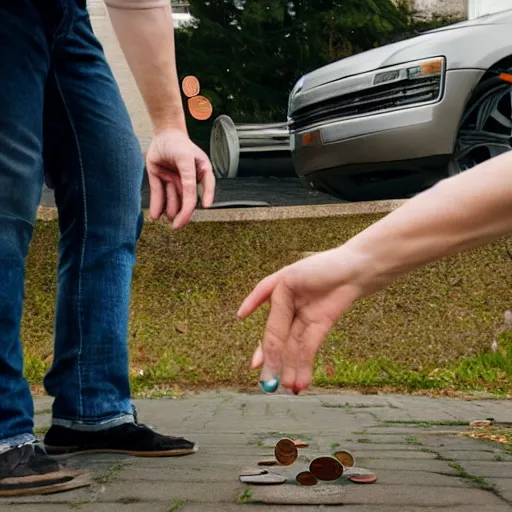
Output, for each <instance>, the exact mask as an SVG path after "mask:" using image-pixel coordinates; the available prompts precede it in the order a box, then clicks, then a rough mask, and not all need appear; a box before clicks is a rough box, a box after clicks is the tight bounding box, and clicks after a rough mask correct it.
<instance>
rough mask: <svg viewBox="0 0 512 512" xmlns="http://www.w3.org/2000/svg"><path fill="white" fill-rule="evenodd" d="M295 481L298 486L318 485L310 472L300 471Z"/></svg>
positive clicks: (316, 479)
mask: <svg viewBox="0 0 512 512" xmlns="http://www.w3.org/2000/svg"><path fill="white" fill-rule="evenodd" d="M295 480H296V481H297V483H298V484H300V485H304V486H311V485H316V484H317V483H318V478H317V477H316V476H315V475H313V474H312V473H311V472H310V471H301V472H300V473H299V474H298V475H297V476H296V477H295Z"/></svg>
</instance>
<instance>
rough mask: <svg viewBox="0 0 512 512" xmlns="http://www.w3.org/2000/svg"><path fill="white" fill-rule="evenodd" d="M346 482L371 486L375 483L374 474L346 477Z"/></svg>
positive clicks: (375, 477)
mask: <svg viewBox="0 0 512 512" xmlns="http://www.w3.org/2000/svg"><path fill="white" fill-rule="evenodd" d="M347 480H349V481H350V482H353V483H355V484H373V483H374V482H376V481H377V475H375V474H357V473H354V474H352V475H348V477H347Z"/></svg>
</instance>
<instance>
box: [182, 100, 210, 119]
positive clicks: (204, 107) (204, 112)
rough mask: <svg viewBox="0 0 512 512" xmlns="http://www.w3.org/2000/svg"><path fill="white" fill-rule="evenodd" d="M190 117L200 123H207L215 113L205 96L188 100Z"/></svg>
mask: <svg viewBox="0 0 512 512" xmlns="http://www.w3.org/2000/svg"><path fill="white" fill-rule="evenodd" d="M187 103H188V110H189V111H190V115H191V116H192V117H193V118H194V119H197V120H198V121H206V120H207V119H209V118H210V117H211V115H212V113H213V106H212V104H211V103H210V100H209V99H208V98H205V97H204V96H193V97H192V98H189V99H188V100H187Z"/></svg>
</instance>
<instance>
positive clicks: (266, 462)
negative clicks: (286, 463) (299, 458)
mask: <svg viewBox="0 0 512 512" xmlns="http://www.w3.org/2000/svg"><path fill="white" fill-rule="evenodd" d="M277 464H278V463H277V460H276V459H264V460H260V461H258V466H277Z"/></svg>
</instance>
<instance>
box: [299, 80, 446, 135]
mask: <svg viewBox="0 0 512 512" xmlns="http://www.w3.org/2000/svg"><path fill="white" fill-rule="evenodd" d="M440 96H441V76H435V77H428V78H416V79H413V80H411V79H409V80H403V81H401V82H400V83H397V82H394V83H393V84H386V85H381V86H378V87H372V88H371V89H367V90H365V91H358V92H356V93H351V94H346V95H344V96H341V97H337V98H330V99H328V100H325V101H322V102H321V103H316V104H314V105H310V106H307V107H304V108H302V109H299V110H297V111H296V112H294V113H293V114H292V116H291V118H290V129H291V130H301V129H302V128H306V127H308V126H311V125H315V124H318V123H324V122H329V121H341V120H342V119H346V118H348V117H357V116H362V115H366V114H374V113H379V112H384V111H387V110H393V109H396V108H401V107H407V106H413V105H418V104H421V103H429V102H432V101H436V100H438V99H439V98H440Z"/></svg>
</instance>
